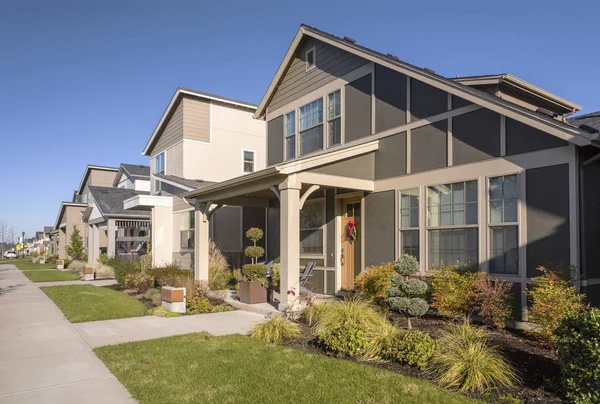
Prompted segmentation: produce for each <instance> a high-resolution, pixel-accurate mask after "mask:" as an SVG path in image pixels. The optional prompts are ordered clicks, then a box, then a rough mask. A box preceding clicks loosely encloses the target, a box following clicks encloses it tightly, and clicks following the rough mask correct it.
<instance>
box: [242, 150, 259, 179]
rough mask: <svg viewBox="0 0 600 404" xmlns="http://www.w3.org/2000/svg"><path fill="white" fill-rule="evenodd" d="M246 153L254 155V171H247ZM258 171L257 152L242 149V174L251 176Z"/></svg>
mask: <svg viewBox="0 0 600 404" xmlns="http://www.w3.org/2000/svg"><path fill="white" fill-rule="evenodd" d="M246 152H248V153H252V171H246ZM255 171H256V151H254V150H250V149H242V174H250V173H253V172H255Z"/></svg>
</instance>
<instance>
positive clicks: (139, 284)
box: [123, 272, 154, 293]
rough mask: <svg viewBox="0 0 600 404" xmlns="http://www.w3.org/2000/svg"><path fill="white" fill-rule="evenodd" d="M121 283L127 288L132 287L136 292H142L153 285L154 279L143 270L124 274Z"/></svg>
mask: <svg viewBox="0 0 600 404" xmlns="http://www.w3.org/2000/svg"><path fill="white" fill-rule="evenodd" d="M123 285H124V286H125V287H126V288H127V289H133V290H135V291H137V292H138V293H144V292H145V291H147V290H148V289H150V288H152V287H153V286H154V279H153V278H152V277H151V276H150V275H148V274H147V273H145V272H138V273H134V274H128V275H127V276H125V280H124V282H123Z"/></svg>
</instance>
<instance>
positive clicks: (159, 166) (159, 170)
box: [154, 152, 165, 174]
mask: <svg viewBox="0 0 600 404" xmlns="http://www.w3.org/2000/svg"><path fill="white" fill-rule="evenodd" d="M164 173H165V152H162V153H160V154H158V155H157V156H156V157H155V159H154V174H164Z"/></svg>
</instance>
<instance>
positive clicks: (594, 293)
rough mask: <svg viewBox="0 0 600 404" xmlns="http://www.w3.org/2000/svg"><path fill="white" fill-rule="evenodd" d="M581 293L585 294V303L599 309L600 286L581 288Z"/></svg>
mask: <svg viewBox="0 0 600 404" xmlns="http://www.w3.org/2000/svg"><path fill="white" fill-rule="evenodd" d="M581 292H582V293H585V295H586V297H587V301H588V302H589V303H590V304H591V305H592V307H600V285H598V284H597V285H589V286H586V287H584V288H582V290H581Z"/></svg>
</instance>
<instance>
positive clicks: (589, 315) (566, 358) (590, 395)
mask: <svg viewBox="0 0 600 404" xmlns="http://www.w3.org/2000/svg"><path fill="white" fill-rule="evenodd" d="M555 338H556V341H557V342H558V360H559V363H560V372H561V380H562V386H563V389H564V391H565V395H566V397H567V399H568V400H569V401H571V402H574V403H600V309H598V308H593V309H591V310H589V311H584V312H581V313H572V314H571V315H569V316H567V317H566V318H564V319H563V320H561V321H560V323H559V325H558V328H557V330H556V333H555Z"/></svg>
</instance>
